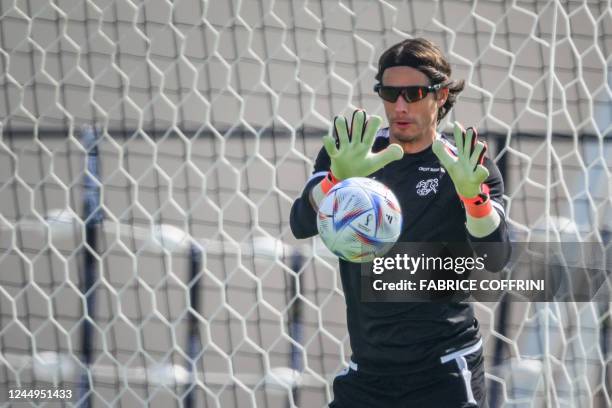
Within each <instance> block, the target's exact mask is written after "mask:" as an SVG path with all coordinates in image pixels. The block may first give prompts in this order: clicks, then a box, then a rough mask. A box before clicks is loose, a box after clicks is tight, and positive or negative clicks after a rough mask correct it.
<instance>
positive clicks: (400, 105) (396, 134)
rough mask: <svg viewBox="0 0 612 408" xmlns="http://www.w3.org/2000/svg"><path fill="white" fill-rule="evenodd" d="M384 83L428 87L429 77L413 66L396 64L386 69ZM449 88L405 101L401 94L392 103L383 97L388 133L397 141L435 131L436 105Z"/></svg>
mask: <svg viewBox="0 0 612 408" xmlns="http://www.w3.org/2000/svg"><path fill="white" fill-rule="evenodd" d="M382 84H383V85H385V86H419V85H424V86H428V85H430V83H429V78H427V76H426V75H425V74H424V73H422V72H421V71H419V70H417V69H414V68H412V67H406V66H398V67H390V68H387V69H385V71H384V72H383V76H382ZM447 94H448V89H444V88H443V89H441V90H440V91H439V92H438V93H437V95H436V94H435V93H428V94H427V96H426V97H425V98H423V99H421V100H420V101H416V102H411V103H408V102H406V100H405V99H404V98H403V97H402V96H401V95H400V96H399V97H398V98H397V101H395V102H387V101H385V100H383V105H384V107H385V114H386V115H387V120H388V121H389V130H390V131H391V136H392V137H393V138H394V139H395V140H396V141H398V142H404V143H414V142H418V141H420V140H422V139H423V138H427V137H432V135H434V134H435V129H436V125H437V117H438V107H439V106H442V105H443V104H444V101H445V100H446V95H447Z"/></svg>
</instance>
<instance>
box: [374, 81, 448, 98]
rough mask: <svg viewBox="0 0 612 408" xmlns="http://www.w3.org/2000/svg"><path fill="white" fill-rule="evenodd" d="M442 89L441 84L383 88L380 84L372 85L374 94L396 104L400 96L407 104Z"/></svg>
mask: <svg viewBox="0 0 612 408" xmlns="http://www.w3.org/2000/svg"><path fill="white" fill-rule="evenodd" d="M440 88H442V84H435V85H428V86H384V85H381V84H376V85H374V92H376V93H377V94H378V96H380V97H381V98H382V99H384V100H385V101H387V102H393V103H395V102H397V98H399V96H400V95H402V96H403V97H404V100H405V101H406V102H408V103H411V102H416V101H420V100H421V99H423V98H425V97H426V96H427V94H428V93H430V92H436V91H437V90H439V89H440Z"/></svg>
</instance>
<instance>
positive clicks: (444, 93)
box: [437, 88, 448, 108]
mask: <svg viewBox="0 0 612 408" xmlns="http://www.w3.org/2000/svg"><path fill="white" fill-rule="evenodd" d="M447 99H448V88H442V89H440V90H439V91H438V101H437V102H438V108H441V107H442V106H444V104H445V103H446V100H447Z"/></svg>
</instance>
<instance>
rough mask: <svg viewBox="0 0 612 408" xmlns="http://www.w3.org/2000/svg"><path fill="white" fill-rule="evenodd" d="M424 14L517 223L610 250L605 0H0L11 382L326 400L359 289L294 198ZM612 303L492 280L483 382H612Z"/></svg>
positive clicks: (499, 401) (531, 403) (5, 314)
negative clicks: (528, 298) (342, 275)
mask: <svg viewBox="0 0 612 408" xmlns="http://www.w3.org/2000/svg"><path fill="white" fill-rule="evenodd" d="M415 36H423V37H426V38H428V39H430V40H432V41H434V42H436V43H437V44H438V45H439V46H440V48H441V49H442V50H443V51H444V53H445V54H446V55H447V56H448V59H449V60H450V62H451V64H452V67H453V76H454V77H455V78H456V79H464V80H465V81H466V84H467V85H466V89H465V91H464V92H463V93H462V94H461V95H460V97H459V99H458V102H457V104H456V107H455V109H454V111H452V112H451V114H450V115H449V116H448V118H447V119H446V120H445V121H444V123H442V124H441V128H440V130H441V131H445V130H447V126H448V123H451V122H452V121H454V120H458V121H460V122H462V123H463V124H465V125H466V126H468V125H471V126H476V127H477V128H478V129H479V133H480V135H481V137H483V138H484V139H486V140H487V142H488V144H489V146H490V150H489V153H488V154H489V155H490V157H491V158H493V159H494V160H495V161H496V163H497V165H498V166H499V168H500V170H501V171H502V174H503V177H504V180H505V189H506V192H505V196H504V198H505V201H506V213H507V219H508V223H509V225H510V227H511V230H512V236H513V239H514V240H517V241H531V240H551V241H568V242H594V243H598V244H599V245H601V246H602V248H604V249H605V248H608V249H609V248H610V246H611V245H612V244H611V243H610V241H611V240H610V236H611V232H612V173H611V172H612V163H611V161H610V160H611V159H610V158H611V157H612V120H611V119H612V103H611V100H612V89H611V88H612V87H611V84H612V79H611V77H612V68H611V67H612V58H611V56H610V55H611V50H612V6H611V4H610V1H603V0H600V1H597V0H589V1H587V0H584V1H571V0H565V1H561V0H549V1H543V0H538V1H519V0H516V1H512V2H510V1H499V0H479V1H474V2H466V1H454V0H453V1H451V0H438V1H425V0H423V1H417V0H415V1H395V0H387V1H382V0H381V1H365V0H346V1H288V0H276V1H272V0H270V1H265V0H244V1H195V0H181V1H176V2H169V1H162V0H151V1H147V2H132V1H129V0H109V1H103V0H78V1H74V0H70V1H61V0H57V1H47V2H45V1H31V0H19V1H1V2H0V87H1V88H0V89H2V92H1V94H0V95H1V97H2V103H0V121H1V128H0V405H2V406H13V405H16V404H15V401H9V399H8V398H9V393H8V391H9V390H10V389H16V388H26V389H49V388H51V389H70V390H72V392H73V398H72V399H71V401H54V402H48V403H47V405H46V406H64V405H70V406H72V405H76V406H81V407H90V406H95V407H102V406H121V407H132V406H142V405H151V406H155V407H172V406H177V407H178V406H186V407H193V406H200V407H201V406H204V407H224V408H225V407H295V406H299V407H322V406H325V405H326V403H327V402H328V401H329V400H331V398H332V393H331V392H332V391H331V381H332V380H333V377H334V376H335V375H336V374H337V373H338V372H339V371H340V370H341V369H343V368H344V367H345V366H346V365H347V364H348V359H349V357H350V346H349V342H348V336H347V332H346V320H345V319H346V318H345V306H344V297H343V293H342V288H341V284H340V280H339V277H338V275H337V261H336V259H335V258H334V257H333V256H330V254H329V253H328V252H327V251H325V250H324V248H323V247H322V244H320V242H319V241H318V240H316V239H311V240H303V241H298V240H295V239H294V238H293V236H292V234H291V231H290V229H289V223H288V220H289V210H290V208H291V204H292V202H293V200H294V199H295V197H297V196H298V195H299V194H300V192H301V189H302V187H303V186H304V184H305V182H306V180H307V179H308V177H309V176H310V174H311V172H312V164H313V159H314V158H315V157H316V154H317V152H318V151H319V149H320V148H321V136H322V135H324V134H325V133H326V132H327V130H328V128H329V126H330V123H331V122H330V121H331V119H332V118H333V117H334V116H335V115H337V114H348V113H350V112H351V111H352V110H353V109H354V108H357V107H360V108H365V109H366V110H367V111H368V113H372V114H378V115H381V116H384V112H383V109H382V104H381V103H380V101H379V98H378V96H377V95H376V94H375V93H374V92H373V91H372V87H373V85H374V83H375V81H374V75H375V73H376V64H377V60H378V57H379V55H380V54H381V53H382V52H383V51H384V50H385V49H387V48H388V47H389V46H391V45H393V44H395V43H396V42H399V41H401V40H402V39H404V38H409V37H415ZM608 272H609V271H608ZM606 284H607V285H608V287H610V285H611V282H610V280H608V281H607V282H606ZM611 308H612V303H611V302H610V299H609V297H608V298H603V300H600V301H598V302H564V303H557V302H551V303H526V302H523V303H510V302H506V301H501V302H495V303H476V304H475V309H476V312H477V315H478V317H479V320H480V322H481V327H482V333H483V336H484V344H485V355H486V364H487V365H486V371H487V385H488V392H489V403H490V405H491V406H492V407H502V406H503V407H540V406H542V407H557V406H563V407H610V406H612V397H611V394H612V377H611V376H612V368H611V366H612V358H611V353H610V349H611V348H612V332H611V331H612V329H611V328H610V327H611V319H612V317H611ZM23 404H24V405H23V406H26V405H27V406H31V405H38V404H42V402H41V401H37V402H32V403H25V402H24V403H23Z"/></svg>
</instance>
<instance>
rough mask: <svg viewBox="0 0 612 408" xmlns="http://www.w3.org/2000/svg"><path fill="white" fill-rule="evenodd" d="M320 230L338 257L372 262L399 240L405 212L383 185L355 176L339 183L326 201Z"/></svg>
mask: <svg viewBox="0 0 612 408" xmlns="http://www.w3.org/2000/svg"><path fill="white" fill-rule="evenodd" d="M317 229H318V230H319V236H320V237H321V239H322V240H323V243H325V245H326V246H327V248H329V250H330V251H332V252H333V253H334V254H335V255H336V256H338V257H340V258H342V259H344V260H346V261H349V262H356V263H364V262H370V261H372V259H374V258H375V257H379V256H382V255H384V254H385V253H386V252H387V251H388V250H389V249H391V247H392V246H393V244H395V242H396V241H397V240H398V238H399V236H400V233H401V230H402V211H401V209H400V206H399V203H398V201H397V198H396V197H395V195H394V194H393V192H392V191H391V190H389V188H387V187H386V186H385V185H384V184H382V183H380V182H378V181H375V180H372V179H369V178H364V177H353V178H349V179H346V180H343V181H341V182H340V183H338V184H336V185H335V186H334V187H333V188H332V189H331V190H330V191H329V193H328V194H327V196H326V197H325V198H324V199H323V201H322V202H321V205H320V206H319V212H318V214H317Z"/></svg>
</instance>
